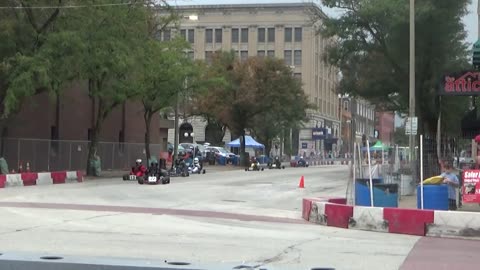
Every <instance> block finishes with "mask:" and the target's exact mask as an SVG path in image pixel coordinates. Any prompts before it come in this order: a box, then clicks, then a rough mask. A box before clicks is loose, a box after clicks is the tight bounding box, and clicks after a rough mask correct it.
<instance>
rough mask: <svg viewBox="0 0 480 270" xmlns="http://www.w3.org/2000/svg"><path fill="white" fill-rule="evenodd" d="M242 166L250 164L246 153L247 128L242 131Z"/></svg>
mask: <svg viewBox="0 0 480 270" xmlns="http://www.w3.org/2000/svg"><path fill="white" fill-rule="evenodd" d="M240 166H248V158H247V155H246V154H245V130H242V131H241V132H240Z"/></svg>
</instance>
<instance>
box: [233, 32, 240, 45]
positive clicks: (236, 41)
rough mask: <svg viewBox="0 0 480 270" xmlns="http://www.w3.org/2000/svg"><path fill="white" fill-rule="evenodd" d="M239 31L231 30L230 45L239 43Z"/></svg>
mask: <svg viewBox="0 0 480 270" xmlns="http://www.w3.org/2000/svg"><path fill="white" fill-rule="evenodd" d="M239 33H240V32H239V29H238V28H232V43H238V41H239Z"/></svg>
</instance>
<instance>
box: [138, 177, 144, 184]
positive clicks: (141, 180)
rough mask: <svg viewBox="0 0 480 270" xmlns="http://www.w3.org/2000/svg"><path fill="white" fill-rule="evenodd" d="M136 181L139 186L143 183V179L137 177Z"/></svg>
mask: <svg viewBox="0 0 480 270" xmlns="http://www.w3.org/2000/svg"><path fill="white" fill-rule="evenodd" d="M137 181H138V183H139V184H140V185H143V184H144V183H145V182H144V181H143V177H137Z"/></svg>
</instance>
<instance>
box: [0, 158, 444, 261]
mask: <svg viewBox="0 0 480 270" xmlns="http://www.w3.org/2000/svg"><path fill="white" fill-rule="evenodd" d="M302 175H303V176H304V177H305V186H306V188H305V189H299V188H298V182H299V179H300V177H301V176H302ZM347 176H348V167H347V166H325V167H318V168H314V167H311V168H287V169H285V170H266V171H263V172H244V171H224V172H216V173H207V174H205V175H194V176H191V177H188V178H174V179H172V183H171V184H170V185H158V186H147V185H138V184H137V183H136V182H125V181H122V180H121V179H99V180H91V181H87V182H84V183H78V184H65V185H53V186H34V187H18V188H7V189H3V190H0V217H1V218H0V243H1V245H0V253H1V252H42V253H49V254H56V255H59V254H61V255H76V256H100V257H115V258H123V259H125V258H126V259H129V258H131V259H147V260H169V261H172V260H177V261H187V262H191V263H215V262H222V263H229V264H230V263H231V264H243V265H255V266H260V265H262V266H267V267H273V269H310V268H313V267H333V268H336V269H399V268H400V266H401V265H402V263H403V262H404V261H405V259H406V258H407V255H408V254H409V253H410V252H411V250H412V248H413V247H414V245H415V244H416V243H417V241H418V240H419V239H420V238H419V237H414V236H406V235H395V234H382V233H372V232H363V231H355V230H342V229H337V228H330V227H323V226H318V225H312V224H308V223H305V222H304V221H303V220H302V219H301V200H302V198H303V197H306V196H328V197H330V196H345V187H346V182H347ZM417 261H418V259H417ZM411 263H413V264H412V265H415V261H411ZM404 269H415V268H414V267H410V268H404ZM449 269H453V268H449Z"/></svg>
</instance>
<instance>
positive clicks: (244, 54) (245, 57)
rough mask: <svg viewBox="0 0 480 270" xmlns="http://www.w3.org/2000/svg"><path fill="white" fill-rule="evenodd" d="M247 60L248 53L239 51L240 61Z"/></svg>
mask: <svg viewBox="0 0 480 270" xmlns="http://www.w3.org/2000/svg"><path fill="white" fill-rule="evenodd" d="M247 59H248V51H240V61H242V62H243V61H247Z"/></svg>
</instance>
